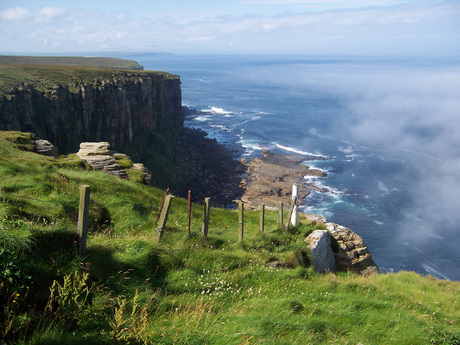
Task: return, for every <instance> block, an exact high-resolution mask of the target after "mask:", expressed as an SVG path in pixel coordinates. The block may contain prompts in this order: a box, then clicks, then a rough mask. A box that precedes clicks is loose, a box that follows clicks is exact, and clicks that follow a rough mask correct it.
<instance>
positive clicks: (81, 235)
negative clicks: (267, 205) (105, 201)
mask: <svg viewBox="0 0 460 345" xmlns="http://www.w3.org/2000/svg"><path fill="white" fill-rule="evenodd" d="M90 191H91V187H90V186H88V185H81V186H80V205H79V207H78V225H77V233H78V239H79V242H80V246H79V253H80V255H85V251H86V237H87V234H88V213H89V202H90Z"/></svg>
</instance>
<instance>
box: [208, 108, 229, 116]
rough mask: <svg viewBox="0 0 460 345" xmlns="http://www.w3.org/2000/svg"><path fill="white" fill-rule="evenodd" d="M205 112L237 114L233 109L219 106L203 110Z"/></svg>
mask: <svg viewBox="0 0 460 345" xmlns="http://www.w3.org/2000/svg"><path fill="white" fill-rule="evenodd" d="M202 112H203V113H211V114H216V115H230V114H235V113H234V112H232V111H228V110H225V109H223V108H218V107H211V109H204V110H202Z"/></svg>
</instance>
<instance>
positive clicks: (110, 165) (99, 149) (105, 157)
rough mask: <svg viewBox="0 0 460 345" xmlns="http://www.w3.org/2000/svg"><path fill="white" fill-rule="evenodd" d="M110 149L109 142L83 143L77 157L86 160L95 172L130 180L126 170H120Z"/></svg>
mask: <svg viewBox="0 0 460 345" xmlns="http://www.w3.org/2000/svg"><path fill="white" fill-rule="evenodd" d="M109 147H110V144H109V143H107V142H97V143H89V142H86V143H81V144H80V151H78V152H77V156H78V157H80V158H81V159H83V160H85V161H86V162H87V163H88V164H89V165H90V166H91V168H93V169H95V170H102V171H104V172H105V173H107V174H109V175H114V176H117V177H119V178H122V179H129V177H128V174H127V173H126V171H125V169H123V168H120V166H119V165H118V164H117V163H116V162H115V158H113V154H111V152H110V151H109Z"/></svg>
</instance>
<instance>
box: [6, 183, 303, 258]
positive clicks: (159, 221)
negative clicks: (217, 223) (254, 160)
mask: <svg viewBox="0 0 460 345" xmlns="http://www.w3.org/2000/svg"><path fill="white" fill-rule="evenodd" d="M296 190H297V188H295V185H294V187H293V198H292V203H291V207H290V210H289V216H288V218H287V219H286V223H284V224H283V207H284V206H283V203H282V202H281V203H280V204H279V211H280V212H279V224H280V225H281V227H282V228H284V229H285V230H286V231H287V230H288V228H289V225H290V224H291V223H292V225H294V226H297V206H298V196H297V195H296V193H295V192H296ZM90 191H91V187H90V186H88V185H81V186H80V200H78V201H77V200H66V199H62V198H59V199H58V200H43V199H38V198H34V197H30V196H25V195H18V194H13V193H7V192H4V191H0V195H1V196H2V197H3V199H5V197H14V198H17V199H25V200H30V201H35V202H39V203H45V204H60V205H62V204H67V205H69V204H74V205H78V224H77V233H78V237H79V240H80V246H79V248H80V254H81V255H84V253H85V250H86V238H87V233H88V215H89V207H90V205H91V204H93V205H97V206H100V207H122V206H124V207H125V206H127V205H132V207H136V206H139V204H138V203H132V204H131V203H126V202H124V203H111V204H105V203H104V204H102V203H98V202H95V201H93V200H91V198H90ZM190 195H191V191H189V197H188V208H187V216H188V222H187V223H188V226H187V233H188V236H189V237H191V236H194V235H196V232H195V233H193V234H191V233H190V221H191V212H190V210H191V197H190ZM173 198H174V196H173V195H170V194H169V188H168V189H167V190H166V192H165V194H164V197H163V200H162V202H161V205H160V207H159V211H158V215H157V218H156V221H155V224H156V225H157V227H156V228H155V231H156V241H157V242H160V241H161V239H162V237H163V235H164V232H165V228H166V224H167V221H168V216H169V211H170V209H171V205H172V200H173ZM210 201H211V198H205V202H204V206H203V220H202V225H201V232H202V235H203V236H204V237H207V235H208V229H209V219H210V209H211V202H210ZM238 204H239V205H238V213H239V217H238V228H239V236H238V238H239V240H240V241H242V240H243V239H244V202H242V201H238ZM264 223H265V204H261V205H260V227H259V229H260V232H264Z"/></svg>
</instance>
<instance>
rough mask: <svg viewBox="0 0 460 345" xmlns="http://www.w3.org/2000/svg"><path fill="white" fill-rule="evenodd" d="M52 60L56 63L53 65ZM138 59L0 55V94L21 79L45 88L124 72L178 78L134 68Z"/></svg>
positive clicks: (88, 81) (20, 82) (95, 80)
mask: <svg viewBox="0 0 460 345" xmlns="http://www.w3.org/2000/svg"><path fill="white" fill-rule="evenodd" d="M53 64H55V65H53ZM136 65H137V63H136V62H134V61H131V60H122V59H111V58H70V57H69V58H38V57H33V58H31V57H17V56H14V57H9V56H8V57H6V56H0V96H5V95H8V94H10V90H11V89H12V88H14V87H16V86H18V85H20V84H22V83H29V84H30V85H33V86H34V87H35V88H36V89H37V90H39V91H43V92H45V91H46V90H47V89H50V88H53V86H55V85H67V84H73V83H96V82H97V80H99V81H101V80H102V79H111V78H113V76H114V75H121V74H123V77H124V78H132V79H137V78H139V77H142V76H148V75H152V73H153V74H157V75H162V76H163V77H165V78H167V79H169V78H174V79H175V78H178V76H176V75H174V74H170V73H166V72H157V71H138V70H134V69H135V68H136V67H137V66H138V65H137V66H136Z"/></svg>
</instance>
